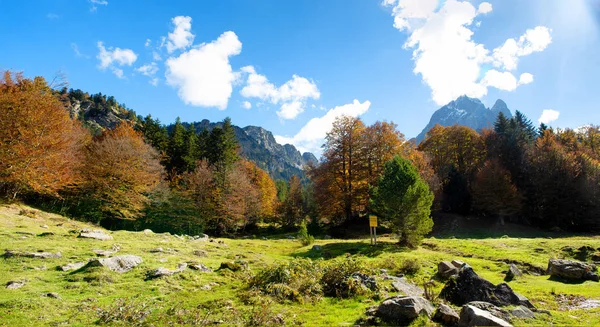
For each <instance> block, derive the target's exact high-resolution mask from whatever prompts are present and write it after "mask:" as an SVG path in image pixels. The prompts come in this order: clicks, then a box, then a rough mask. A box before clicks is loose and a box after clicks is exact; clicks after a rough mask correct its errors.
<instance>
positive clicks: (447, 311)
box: [433, 303, 460, 326]
mask: <svg viewBox="0 0 600 327" xmlns="http://www.w3.org/2000/svg"><path fill="white" fill-rule="evenodd" d="M459 319H460V317H459V316H458V313H456V311H454V309H452V308H451V307H449V306H447V305H445V304H443V303H442V304H440V306H439V307H438V308H437V311H436V312H435V315H433V321H435V322H439V323H441V324H442V325H445V326H455V325H457V324H458V320H459Z"/></svg>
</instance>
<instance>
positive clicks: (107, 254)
mask: <svg viewBox="0 0 600 327" xmlns="http://www.w3.org/2000/svg"><path fill="white" fill-rule="evenodd" d="M93 251H94V253H96V255H97V256H99V257H110V256H111V255H113V254H115V253H116V252H115V251H110V250H93Z"/></svg>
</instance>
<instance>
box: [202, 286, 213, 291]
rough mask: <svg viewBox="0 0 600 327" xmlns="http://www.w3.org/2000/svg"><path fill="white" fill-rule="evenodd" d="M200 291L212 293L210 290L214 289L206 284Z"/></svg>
mask: <svg viewBox="0 0 600 327" xmlns="http://www.w3.org/2000/svg"><path fill="white" fill-rule="evenodd" d="M200 289H201V290H203V291H210V290H212V287H211V286H210V285H208V284H206V285H204V286H202V287H200Z"/></svg>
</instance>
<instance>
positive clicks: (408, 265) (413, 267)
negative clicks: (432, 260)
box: [400, 259, 421, 275]
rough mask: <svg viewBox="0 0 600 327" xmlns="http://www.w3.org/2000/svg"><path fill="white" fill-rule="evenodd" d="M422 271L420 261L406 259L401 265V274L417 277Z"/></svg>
mask: <svg viewBox="0 0 600 327" xmlns="http://www.w3.org/2000/svg"><path fill="white" fill-rule="evenodd" d="M419 270H421V263H420V262H419V260H418V259H406V260H404V261H402V264H401V265H400V272H401V273H403V274H405V275H415V274H416V273H418V272H419Z"/></svg>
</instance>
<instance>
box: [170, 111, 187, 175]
mask: <svg viewBox="0 0 600 327" xmlns="http://www.w3.org/2000/svg"><path fill="white" fill-rule="evenodd" d="M186 133H187V131H186V129H185V127H184V126H183V124H182V123H181V119H180V118H179V117H177V119H176V120H175V125H174V126H173V129H172V130H171V133H170V134H169V146H168V151H167V154H168V156H169V162H168V164H167V166H166V168H167V171H168V173H169V174H171V178H173V177H174V175H178V174H181V173H183V172H184V171H185V169H184V167H185V161H184V160H183V157H184V155H185V136H186Z"/></svg>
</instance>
